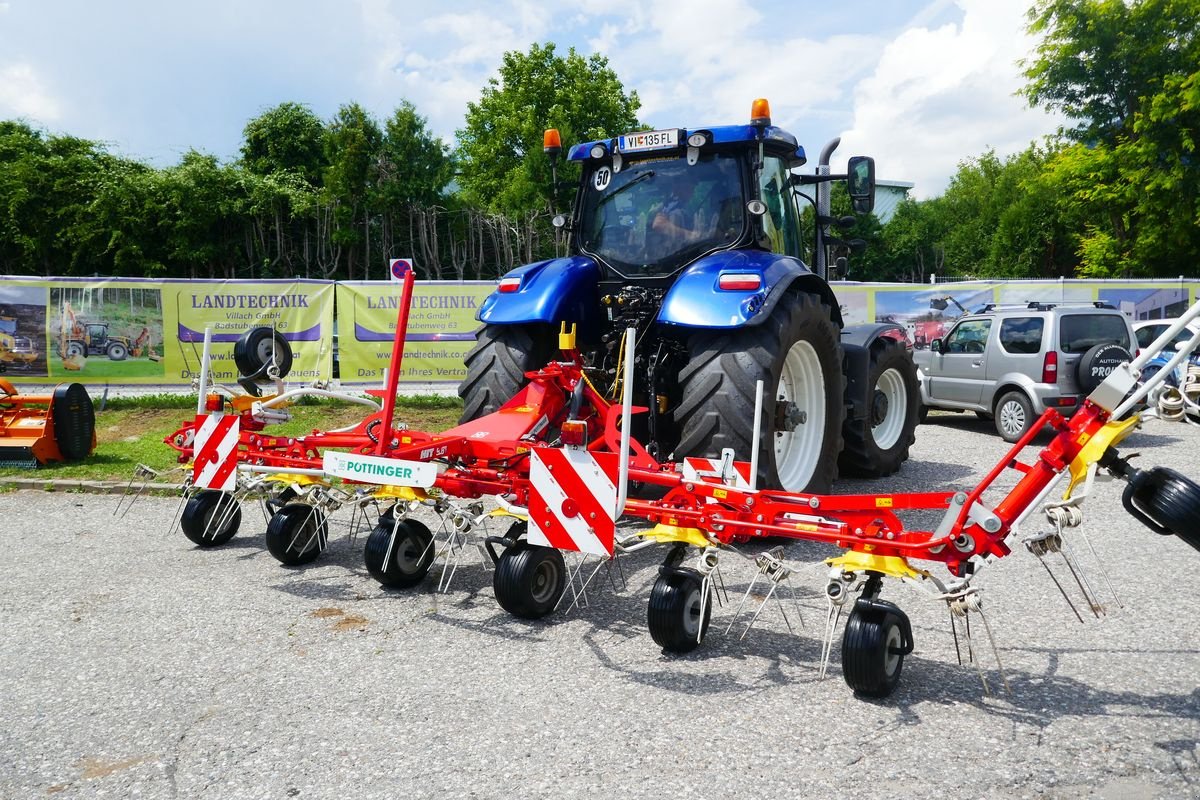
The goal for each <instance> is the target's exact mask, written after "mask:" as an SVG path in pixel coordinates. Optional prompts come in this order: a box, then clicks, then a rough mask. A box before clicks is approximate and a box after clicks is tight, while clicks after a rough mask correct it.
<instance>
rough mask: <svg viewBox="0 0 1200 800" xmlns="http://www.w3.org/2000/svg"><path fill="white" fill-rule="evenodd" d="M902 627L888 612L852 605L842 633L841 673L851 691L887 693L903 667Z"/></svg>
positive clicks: (868, 694)
mask: <svg viewBox="0 0 1200 800" xmlns="http://www.w3.org/2000/svg"><path fill="white" fill-rule="evenodd" d="M903 631H904V629H903V627H902V626H901V624H900V618H899V617H897V616H896V615H895V614H892V613H890V612H888V613H880V612H875V611H872V612H863V611H860V610H858V609H855V610H854V611H852V612H851V613H850V618H849V619H848V620H846V631H845V633H844V634H843V635H842V677H844V678H845V679H846V685H847V686H849V687H850V688H851V689H853V690H854V693H855V694H859V695H864V696H866V697H887V696H888V695H890V694H891V693H892V692H893V691H894V690H895V688H896V684H897V683H899V682H900V671H901V670H902V669H903V668H904V653H903V652H902V651H903V649H904V632H903Z"/></svg>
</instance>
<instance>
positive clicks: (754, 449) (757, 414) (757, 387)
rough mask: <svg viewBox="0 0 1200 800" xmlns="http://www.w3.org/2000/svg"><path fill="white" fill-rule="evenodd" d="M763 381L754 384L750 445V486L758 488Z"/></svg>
mask: <svg viewBox="0 0 1200 800" xmlns="http://www.w3.org/2000/svg"><path fill="white" fill-rule="evenodd" d="M762 400H763V382H762V381H758V382H757V383H755V384H754V439H753V444H752V445H750V488H751V489H752V490H753V489H757V488H758V436H759V431H760V430H761V429H762Z"/></svg>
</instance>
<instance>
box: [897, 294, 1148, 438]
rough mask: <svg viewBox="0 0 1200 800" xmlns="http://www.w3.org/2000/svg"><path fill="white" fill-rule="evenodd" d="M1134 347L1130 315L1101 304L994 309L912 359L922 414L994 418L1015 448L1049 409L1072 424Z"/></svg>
mask: <svg viewBox="0 0 1200 800" xmlns="http://www.w3.org/2000/svg"><path fill="white" fill-rule="evenodd" d="M1135 342H1136V340H1135V339H1134V336H1133V329H1132V327H1131V326H1130V324H1129V320H1128V319H1127V318H1126V317H1125V315H1124V314H1122V313H1121V312H1120V311H1118V310H1117V309H1115V308H1113V307H1112V306H1108V305H1105V304H1103V303H1093V304H1089V305H1051V304H1048V303H1029V304H1028V305H1019V306H1000V305H990V304H989V305H987V306H984V307H983V309H982V310H980V311H979V312H977V313H974V314H966V315H964V316H963V317H962V318H961V319H959V320H958V322H957V323H955V325H954V327H953V328H951V330H950V332H949V333H947V334H946V336H945V337H944V338H941V339H934V340H933V341H932V342H930V345H929V349H928V350H918V351H916V352H915V353H914V354H913V358H914V360H915V361H916V362H917V368H918V370H917V374H918V378H919V379H920V383H921V402H922V404H923V406H924V407H928V408H944V409H949V410H953V411H974V412H975V413H977V414H979V415H980V416H981V417H984V418H989V419H990V418H993V417H994V418H995V421H996V430H997V431H998V432H999V433H1000V435H1001V436H1003V437H1004V439H1005V441H1009V442H1015V441H1017V440H1018V439H1020V438H1021V436H1022V435H1023V434H1024V433H1025V431H1027V430H1028V429H1029V426H1030V425H1032V424H1033V422H1034V421H1035V420H1036V419H1037V418H1038V417H1039V416H1041V415H1042V413H1044V412H1045V410H1046V409H1047V408H1056V409H1058V410H1060V411H1062V412H1063V414H1065V415H1067V416H1070V414H1071V413H1072V412H1073V411H1074V410H1075V409H1076V408H1078V406H1079V404H1080V403H1081V402H1082V401H1083V398H1084V397H1086V396H1087V395H1088V393H1089V392H1091V390H1092V389H1094V388H1095V387H1096V386H1098V385H1099V384H1100V382H1101V381H1102V380H1103V379H1104V378H1105V377H1106V376H1107V374H1108V372H1109V371H1111V369H1112V368H1113V367H1114V366H1116V365H1117V364H1119V363H1120V362H1121V361H1123V360H1127V359H1129V358H1130V356H1131V354H1132V353H1133V352H1134V348H1135V347H1136V344H1135ZM924 407H923V408H922V409H921V418H922V420H924V417H925V408H924Z"/></svg>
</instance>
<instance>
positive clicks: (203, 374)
mask: <svg viewBox="0 0 1200 800" xmlns="http://www.w3.org/2000/svg"><path fill="white" fill-rule="evenodd" d="M193 341H195V340H194V339H193ZM211 347H212V328H211V327H208V326H205V328H204V350H202V351H201V353H200V391H199V392H197V394H196V413H197V414H203V413H204V403H205V398H204V393H205V392H206V391H208V351H209V348H211ZM192 352H195V351H194V350H193V351H192Z"/></svg>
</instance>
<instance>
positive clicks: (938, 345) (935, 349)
mask: <svg viewBox="0 0 1200 800" xmlns="http://www.w3.org/2000/svg"><path fill="white" fill-rule="evenodd" d="M929 352H931V353H940V352H942V340H941V339H934V340H933V341H932V342H930V343H929Z"/></svg>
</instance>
